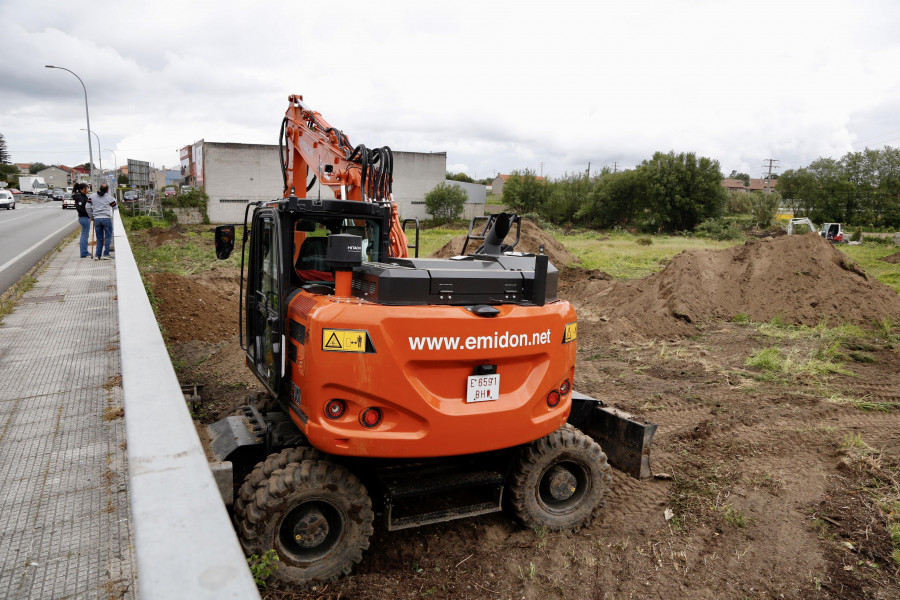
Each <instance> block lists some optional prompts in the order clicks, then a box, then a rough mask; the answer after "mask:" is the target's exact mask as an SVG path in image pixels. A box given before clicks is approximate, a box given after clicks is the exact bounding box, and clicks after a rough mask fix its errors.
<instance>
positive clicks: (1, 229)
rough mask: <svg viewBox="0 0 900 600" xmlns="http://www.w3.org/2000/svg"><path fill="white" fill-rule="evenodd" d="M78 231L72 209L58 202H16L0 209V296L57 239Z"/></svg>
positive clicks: (76, 217) (52, 245) (46, 251)
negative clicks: (11, 205)
mask: <svg viewBox="0 0 900 600" xmlns="http://www.w3.org/2000/svg"><path fill="white" fill-rule="evenodd" d="M77 228H78V214H77V213H76V212H75V210H74V209H68V210H62V202H59V201H54V200H49V201H46V202H28V203H26V202H19V203H16V208H15V210H3V209H0V294H2V293H3V292H5V291H6V290H8V289H9V288H10V287H11V286H12V285H13V284H15V283H16V281H18V280H19V278H21V277H22V276H23V275H24V274H25V273H27V272H28V271H29V269H31V268H32V267H33V266H34V265H36V264H37V263H38V261H40V260H41V258H43V257H44V256H45V255H46V254H47V253H48V252H49V251H50V250H52V249H53V247H54V246H56V244H57V243H59V241H60V240H61V239H63V238H64V237H65V236H66V235H68V234H69V233H71V232H73V231H75V230H76V229H77Z"/></svg>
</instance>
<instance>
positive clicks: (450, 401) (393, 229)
mask: <svg viewBox="0 0 900 600" xmlns="http://www.w3.org/2000/svg"><path fill="white" fill-rule="evenodd" d="M280 143H281V149H282V152H281V156H282V159H281V160H282V173H283V176H284V184H285V192H284V198H282V199H280V200H273V201H271V202H264V203H255V204H253V205H250V206H248V208H247V212H245V218H244V229H243V236H242V270H241V273H242V276H241V288H242V291H241V341H242V347H243V348H244V349H245V351H246V364H247V366H248V367H249V368H250V369H251V370H252V371H253V373H254V374H255V375H256V376H257V378H258V379H259V380H260V382H262V384H263V386H264V387H265V389H266V393H265V394H262V395H260V396H258V397H256V398H253V399H251V400H252V401H251V402H249V403H248V405H247V406H245V407H243V408H242V409H241V410H242V412H241V414H240V415H235V416H231V417H228V418H225V419H223V420H221V421H219V422H217V423H214V424H213V425H211V426H210V427H209V433H210V439H211V450H212V452H213V454H214V455H215V458H216V459H217V461H220V462H218V463H216V464H215V465H214V472H216V475H217V480H218V481H219V484H220V488H221V489H222V492H223V497H224V498H225V501H226V503H227V504H232V503H233V508H234V520H235V525H236V529H237V532H238V537H239V538H240V541H241V544H242V545H243V547H244V550H245V551H246V552H247V553H248V554H260V555H261V554H263V553H265V552H267V551H268V550H271V549H274V550H275V551H276V552H277V554H278V557H279V562H278V569H277V570H276V571H275V572H274V573H273V575H272V576H271V580H270V584H272V585H275V586H277V587H281V588H290V587H293V586H302V585H305V584H308V583H311V582H314V581H323V580H329V579H333V578H335V577H338V576H340V575H342V574H347V573H350V571H351V569H352V568H353V566H354V565H355V564H356V563H358V562H359V561H360V560H361V558H362V553H363V551H364V550H365V549H366V548H368V546H369V537H370V536H371V535H372V533H373V527H374V523H375V519H376V515H379V516H380V517H381V519H382V520H383V523H384V525H385V527H386V528H387V529H388V530H395V529H402V528H407V527H416V526H421V525H425V524H429V523H436V522H441V521H447V520H450V519H456V518H460V517H466V516H472V515H481V514H486V513H490V512H495V511H499V510H501V509H502V508H503V507H507V508H508V509H509V510H510V511H511V512H512V513H513V514H514V515H515V516H516V517H517V518H518V519H519V520H520V521H521V522H522V523H523V524H525V526H527V527H538V526H540V527H545V528H547V529H551V530H560V529H571V530H575V529H578V528H580V527H582V526H584V525H585V524H587V523H589V522H590V521H591V519H592V518H593V517H594V516H595V515H596V514H597V513H598V511H599V510H600V508H601V507H602V506H603V504H604V502H605V498H606V495H607V490H608V488H609V483H610V463H612V465H613V466H614V467H616V468H618V469H621V470H623V471H625V472H627V473H628V474H630V475H632V476H634V477H637V478H646V477H648V476H650V475H651V473H650V465H649V449H650V443H651V441H652V438H653V435H654V433H655V430H656V425H653V424H650V423H646V422H641V421H639V420H637V419H634V418H633V417H631V415H628V414H625V413H623V412H621V411H618V410H616V409H613V408H610V407H608V406H606V405H604V404H603V403H602V402H601V401H599V400H595V399H593V398H589V397H587V396H584V395H581V394H578V393H577V392H575V391H574V390H573V383H574V381H575V349H576V340H577V337H578V336H577V321H576V316H575V311H574V309H573V308H572V306H571V305H570V304H569V303H568V302H567V301H565V300H562V299H559V298H558V297H557V280H558V271H557V269H556V268H555V267H554V266H553V265H552V264H550V263H549V261H548V257H547V256H546V255H544V254H543V253H538V254H527V253H520V252H516V251H515V250H514V248H515V245H516V243H517V242H518V240H519V233H520V230H521V221H520V219H519V217H517V216H515V215H507V214H502V215H499V216H492V217H490V218H487V219H484V220H483V222H482V221H476V220H473V224H472V226H470V229H469V235H468V238H467V240H466V244H467V247H469V246H470V244H471V248H474V249H475V250H474V252H473V253H471V254H468V255H462V256H457V257H454V258H450V259H428V258H418V256H417V255H418V242H417V241H416V243H413V244H410V243H409V238H408V237H407V234H406V231H410V234H412V232H413V230H415V239H416V240H418V236H419V229H418V223H417V222H415V221H407V222H401V221H400V219H399V216H398V212H397V207H396V205H395V204H394V203H393V201H392V198H391V189H392V181H393V174H392V169H393V155H392V153H391V151H390V149H389V148H386V147H385V148H376V149H369V148H366V147H365V146H362V145H358V146H352V145H351V144H350V142H349V140H348V139H347V136H346V135H345V134H344V133H343V132H342V131H340V130H338V129H335V128H334V127H332V126H331V125H329V124H328V123H327V122H326V121H325V120H324V119H323V118H322V116H321V115H320V114H319V113H317V112H315V111H313V110H311V109H310V108H308V107H307V106H306V105H305V104H304V103H303V100H302V97H301V96H296V95H295V96H290V98H289V108H288V111H287V114H286V116H285V118H284V121H283V123H282V128H281V135H280ZM316 183H318V189H317V190H316V191H315V192H314V193H311V194H310V193H309V192H310V191H311V190H313V188H314V186H315V185H316ZM322 190H325V192H326V193H325V194H324V195H325V196H328V197H324V198H323V197H322V195H323V193H322ZM251 208H252V209H253V212H252V215H250V210H251ZM476 223H478V225H476ZM236 236H237V230H236V226H234V225H226V226H220V227H218V228H217V229H216V252H217V255H218V256H219V258H227V257H228V256H229V255H230V253H231V252H232V251H233V249H234V246H235V241H236ZM507 238H510V239H509V240H508V239H507ZM410 249H412V250H415V252H414V255H413V256H410V253H409V250H410ZM244 259H246V262H245V260H244ZM245 272H246V279H245V278H244V273H245ZM601 445H602V446H603V448H602V449H601Z"/></svg>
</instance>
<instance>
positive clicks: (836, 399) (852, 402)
mask: <svg viewBox="0 0 900 600" xmlns="http://www.w3.org/2000/svg"><path fill="white" fill-rule="evenodd" d="M828 401H829V402H833V403H834V404H843V405H845V406H852V407H853V408H856V409H859V410H861V411H863V412H883V413H889V412H891V411H894V410H897V409H900V402H883V401H880V400H868V399H867V398H866V397H863V398H848V397H847V396H843V395H841V394H834V395H832V396H831V397H830V398H828Z"/></svg>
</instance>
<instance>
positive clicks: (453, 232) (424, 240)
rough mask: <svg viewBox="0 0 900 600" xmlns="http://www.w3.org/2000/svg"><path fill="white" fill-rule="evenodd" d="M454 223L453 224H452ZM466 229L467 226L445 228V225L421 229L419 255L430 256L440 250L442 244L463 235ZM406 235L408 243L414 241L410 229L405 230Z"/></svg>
mask: <svg viewBox="0 0 900 600" xmlns="http://www.w3.org/2000/svg"><path fill="white" fill-rule="evenodd" d="M454 225H455V224H454ZM467 231H468V227H465V228H463V227H454V228H445V227H437V228H429V229H422V230H421V231H420V235H419V246H420V248H419V256H421V257H427V256H431V255H432V254H433V253H434V252H436V251H438V250H440V249H441V248H442V247H443V246H444V244H446V243H447V242H449V241H450V240H452V239H453V238H455V237H458V236H460V235H465V234H466V232H467ZM407 235H408V236H409V237H410V240H409V243H411V244H412V243H414V240H413V239H412V237H413V236H414V235H415V234H413V233H411V232H410V231H407Z"/></svg>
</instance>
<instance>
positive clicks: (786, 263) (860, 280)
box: [565, 234, 900, 339]
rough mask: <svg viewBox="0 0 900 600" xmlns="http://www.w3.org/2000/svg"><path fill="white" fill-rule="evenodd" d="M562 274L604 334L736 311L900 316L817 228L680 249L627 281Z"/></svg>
mask: <svg viewBox="0 0 900 600" xmlns="http://www.w3.org/2000/svg"><path fill="white" fill-rule="evenodd" d="M568 279H569V281H568V283H567V285H566V286H565V289H566V294H567V297H569V298H571V299H573V303H574V304H575V305H576V308H577V309H578V311H579V320H596V321H600V322H602V323H604V325H603V327H602V328H601V329H602V330H603V334H602V335H603V337H608V338H610V339H620V338H623V337H627V336H632V335H639V336H642V337H661V338H670V337H676V336H680V335H690V334H692V333H694V332H696V326H697V325H698V324H700V323H703V322H706V321H710V320H714V319H725V320H730V319H732V318H734V317H735V316H736V315H740V314H743V315H747V316H748V317H749V318H750V319H751V320H752V321H758V322H762V321H769V320H771V319H773V318H774V317H776V316H778V317H780V318H781V319H782V320H783V321H785V322H790V323H796V324H805V325H816V324H818V323H819V322H822V321H825V322H827V323H828V324H830V325H836V324H838V323H841V322H850V323H858V324H861V325H872V324H873V323H875V322H876V321H880V320H882V319H884V318H891V319H897V318H900V296H898V295H897V293H896V292H894V291H893V290H892V289H890V288H889V287H887V286H886V285H884V284H882V283H880V282H878V281H876V280H875V279H874V278H868V277H867V276H866V274H865V273H864V272H863V271H862V270H861V269H860V268H859V267H858V266H857V265H856V264H855V263H853V262H852V261H850V260H849V259H848V258H847V257H846V255H844V254H843V253H842V252H840V251H839V250H837V249H835V248H834V247H833V246H832V245H831V244H830V243H828V242H827V241H825V240H824V239H822V238H821V237H819V236H818V235H815V234H807V235H803V236H783V237H779V238H773V239H767V240H762V241H757V240H751V241H749V242H747V243H746V244H745V245H743V246H737V247H734V248H729V249H725V250H690V251H685V252H682V253H681V254H679V255H678V256H676V257H674V258H673V259H672V260H671V261H670V263H669V264H668V265H667V266H666V268H665V269H663V270H662V271H661V272H659V273H656V274H654V275H651V276H649V277H644V278H642V279H637V280H632V281H612V282H607V281H598V280H596V279H595V280H593V281H589V280H587V278H586V277H582V278H581V279H578V278H575V280H574V281H573V280H572V278H571V277H569V278H568ZM576 299H583V300H576Z"/></svg>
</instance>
